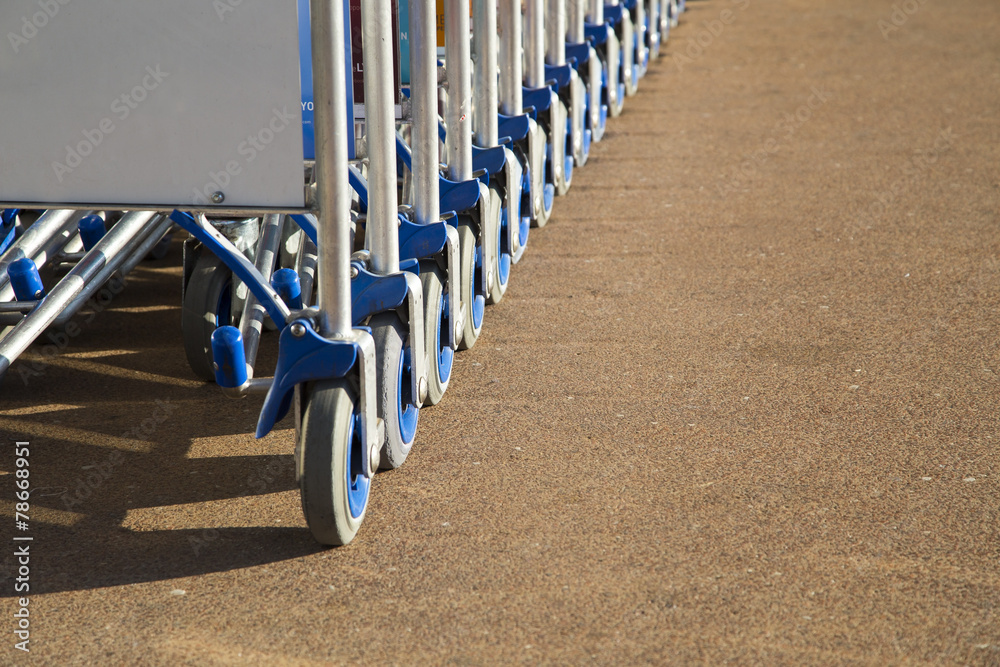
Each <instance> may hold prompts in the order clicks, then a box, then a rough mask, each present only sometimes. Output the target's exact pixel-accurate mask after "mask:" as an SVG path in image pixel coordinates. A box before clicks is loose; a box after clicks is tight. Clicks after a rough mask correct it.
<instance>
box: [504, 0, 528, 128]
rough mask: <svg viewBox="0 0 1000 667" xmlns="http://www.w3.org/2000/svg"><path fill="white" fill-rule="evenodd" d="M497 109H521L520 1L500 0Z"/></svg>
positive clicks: (508, 111)
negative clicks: (498, 107)
mask: <svg viewBox="0 0 1000 667" xmlns="http://www.w3.org/2000/svg"><path fill="white" fill-rule="evenodd" d="M498 22H499V24H500V110H501V111H503V113H504V115H507V116H517V115H520V114H521V113H523V112H524V99H523V96H522V88H521V86H523V85H524V84H523V81H524V63H523V62H522V60H521V53H522V52H521V48H522V47H521V39H522V36H521V22H522V18H521V2H520V0H500V9H499V14H498Z"/></svg>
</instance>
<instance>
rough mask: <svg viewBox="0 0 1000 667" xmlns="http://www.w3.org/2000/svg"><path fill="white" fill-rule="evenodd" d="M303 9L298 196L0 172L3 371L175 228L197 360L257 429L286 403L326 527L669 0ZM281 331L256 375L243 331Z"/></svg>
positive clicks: (406, 428) (325, 3)
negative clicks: (113, 185) (21, 184)
mask: <svg viewBox="0 0 1000 667" xmlns="http://www.w3.org/2000/svg"><path fill="white" fill-rule="evenodd" d="M98 4H100V3H98ZM205 4H206V5H207V4H208V3H205ZM231 8H233V9H234V11H243V12H252V11H254V8H255V5H253V4H251V3H247V4H246V7H242V8H241V7H237V6H236V5H232V7H231ZM297 9H298V13H297V17H296V19H295V20H296V21H297V24H298V28H299V30H298V35H297V37H298V53H299V62H298V63H296V64H297V66H298V67H299V71H300V81H299V82H298V83H299V87H300V91H301V98H302V114H301V117H302V130H303V131H302V137H303V142H302V151H303V153H302V158H303V160H302V164H303V170H302V182H303V183H304V188H303V191H304V195H303V205H302V206H287V205H283V206H270V205H261V206H259V207H257V208H255V207H253V206H246V205H243V204H240V205H234V204H232V203H231V202H229V201H227V192H226V190H227V186H228V185H229V183H228V182H227V181H229V180H232V179H236V178H237V175H236V174H235V173H229V174H228V175H227V174H221V173H220V174H218V175H213V177H212V179H211V181H210V182H209V187H208V188H201V187H200V184H198V190H199V192H200V193H201V194H203V195H204V196H203V198H201V200H200V201H173V202H171V201H156V202H153V201H150V202H149V204H150V206H148V208H147V207H143V208H138V207H136V206H134V202H129V204H130V205H128V206H126V205H120V206H119V207H118V208H113V207H112V205H113V204H114V202H112V201H107V202H105V204H106V205H99V204H97V203H96V202H64V201H51V202H49V201H46V200H45V198H44V197H42V196H38V195H33V196H30V197H27V198H26V197H24V196H22V195H21V194H20V193H10V192H7V193H5V192H4V191H3V190H4V185H3V182H2V181H0V205H6V206H9V208H4V209H3V210H2V217H0V332H2V334H0V377H3V379H4V382H5V384H8V385H9V384H11V383H16V382H18V380H17V379H16V378H17V376H18V374H19V373H23V372H24V370H25V369H22V368H21V367H20V366H21V365H20V364H18V363H15V360H17V358H18V356H19V355H21V354H22V353H23V352H25V350H27V349H28V348H29V347H30V346H31V345H32V344H33V343H34V342H35V341H36V340H37V339H39V337H40V336H42V335H43V334H46V333H49V334H51V332H53V331H54V330H55V331H57V332H58V331H61V330H62V328H64V327H66V326H72V324H71V319H72V318H73V317H74V315H76V314H77V313H78V312H79V311H80V310H81V309H85V308H87V307H88V306H87V304H88V303H91V304H92V303H93V302H92V299H94V297H95V295H97V294H98V293H99V292H100V290H102V289H106V287H107V285H109V283H112V282H114V283H115V284H117V285H122V284H124V278H125V276H126V275H127V274H128V273H129V272H130V271H132V270H133V269H134V268H135V267H136V266H137V265H139V263H140V262H142V261H161V260H162V259H163V257H164V256H165V255H166V253H167V249H168V248H169V247H170V246H171V244H172V243H173V242H175V237H177V236H178V235H179V234H184V235H185V239H184V240H183V276H184V277H183V308H182V314H181V336H182V340H183V348H184V352H185V354H186V356H187V360H188V362H189V363H190V367H191V370H192V372H193V373H194V375H196V376H197V377H199V378H201V379H203V380H205V381H207V382H215V383H217V384H218V386H219V387H220V388H221V390H222V391H223V392H225V393H226V394H227V395H229V396H231V397H234V398H241V397H246V396H247V395H249V394H256V393H261V394H264V395H265V399H264V404H263V408H262V410H261V413H260V417H259V421H258V425H257V431H256V435H257V437H263V436H265V435H267V434H268V433H269V432H270V431H271V430H272V429H273V428H274V426H275V424H276V423H277V422H278V421H279V420H281V419H283V418H285V417H286V416H287V415H289V413H290V414H291V417H292V418H293V419H294V425H295V434H296V435H295V437H296V441H295V462H296V477H297V480H298V483H299V486H300V489H301V496H302V505H303V511H304V513H305V517H306V520H307V523H308V525H309V528H310V530H311V532H312V534H313V535H314V537H315V538H316V539H317V540H318V541H319V542H321V543H322V544H326V545H342V544H346V543H348V542H350V541H351V539H353V537H354V536H355V534H356V533H357V531H358V529H359V527H360V526H361V523H362V521H363V520H364V517H365V510H366V507H367V504H368V499H369V494H370V491H371V483H372V481H373V479H374V476H375V473H376V471H378V470H379V469H393V468H397V467H399V466H401V465H402V464H403V463H404V461H405V460H406V458H407V457H408V455H409V454H410V452H411V448H412V447H413V444H414V442H415V439H416V433H417V427H418V421H419V413H420V410H421V409H423V408H427V407H429V406H433V405H435V404H437V403H439V402H440V401H441V400H442V398H443V397H444V395H445V393H446V391H447V389H448V386H449V383H450V380H451V377H452V364H453V361H454V355H455V353H456V352H458V351H461V350H465V349H468V348H471V347H472V346H473V345H475V344H476V341H477V339H478V338H479V336H480V334H481V331H482V327H483V326H484V323H485V321H486V320H487V314H486V313H487V308H486V307H487V306H488V305H491V304H495V303H497V302H499V301H500V300H501V299H503V297H504V294H505V292H506V290H507V287H508V285H509V282H510V279H511V276H512V272H513V267H514V265H516V264H517V263H518V262H519V261H520V259H521V258H522V256H523V255H524V252H525V250H526V249H527V246H528V240H529V235H530V232H531V229H532V228H541V227H544V226H545V225H546V223H547V222H548V220H549V218H550V216H551V214H552V208H553V204H554V201H555V200H556V198H557V197H559V196H562V195H565V194H566V193H567V192H568V191H569V190H570V188H571V186H572V182H573V175H574V172H575V170H576V169H578V168H580V167H583V166H584V165H586V163H587V158H588V155H589V152H590V149H591V146H592V144H593V143H594V142H598V141H601V139H602V138H603V136H604V133H605V127H606V124H607V122H608V118H609V117H616V116H618V115H619V114H621V113H622V109H623V107H624V105H625V103H626V100H627V99H628V97H630V96H631V95H634V94H635V93H636V92H637V90H638V88H639V83H640V80H641V79H642V77H643V76H644V74H645V73H646V69H647V67H648V66H649V64H650V62H651V61H653V60H655V59H656V58H657V57H658V55H659V53H660V51H661V47H662V45H663V44H664V43H665V42H666V40H667V36H668V34H669V31H670V29H671V27H673V26H676V24H677V21H678V17H679V16H680V14H681V13H682V12H683V10H684V2H683V0H619V1H618V2H615V3H612V4H605V0H523V1H522V0H471V6H470V0H443V3H442V4H439V5H438V7H435V6H434V5H433V4H432V3H430V2H427V1H421V0H411V2H409V4H408V5H407V6H399V5H397V4H396V0H360V3H359V2H358V0H299V2H298V8H297ZM66 11H67V13H68V11H69V8H68V7H67V10H66ZM74 11H78V12H82V11H86V10H85V9H79V8H77V9H75V10H74ZM120 11H129V10H127V9H125V10H120ZM74 16H75V15H74ZM66 18H67V20H68V19H70V18H73V16H67V17H66ZM222 19H228V17H225V16H222V15H221V14H220V20H222ZM55 21H56V17H53V18H52V22H53V23H55ZM25 48H27V47H25ZM22 66H23V67H27V66H28V65H22ZM2 69H3V61H2V60H0V70H2ZM148 71H149V72H150V73H153V72H154V70H153V69H151V68H150V69H149V70H148ZM163 76H166V74H163ZM3 85H4V84H3V83H2V80H0V96H3V95H4V91H3ZM39 85H44V82H39ZM150 104H152V103H150ZM136 106H137V108H138V109H141V108H142V107H141V105H139V104H137V105H136ZM137 113H138V112H137ZM296 118H298V116H296ZM5 122H7V121H6V120H5ZM274 127H275V126H273V125H272V128H274ZM153 130H154V131H155V128H153ZM278 131H280V130H278ZM108 134H109V135H110V133H108ZM260 138H261V139H265V138H266V134H261V135H260ZM296 141H297V139H296ZM70 152H77V153H79V151H74V150H73V149H72V148H71V150H70ZM2 160H3V158H2V157H0V163H2ZM66 165H69V166H70V167H71V166H72V164H71V163H70V161H69V158H67V161H66ZM176 241H177V242H180V239H179V238H177V239H176ZM269 329H270V330H272V331H277V333H276V334H265V332H266V331H267V330H269ZM274 339H276V341H277V346H278V356H277V359H278V360H277V364H276V367H275V369H274V372H273V375H271V376H265V375H263V374H261V373H259V372H258V370H259V369H258V368H257V357H258V350H259V348H260V345H261V343H262V342H266V341H272V340H274Z"/></svg>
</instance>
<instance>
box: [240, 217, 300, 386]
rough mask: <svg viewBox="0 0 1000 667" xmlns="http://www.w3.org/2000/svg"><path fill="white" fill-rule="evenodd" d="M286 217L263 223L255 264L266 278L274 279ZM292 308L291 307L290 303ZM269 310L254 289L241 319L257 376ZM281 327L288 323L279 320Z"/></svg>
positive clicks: (246, 349) (249, 358) (249, 362)
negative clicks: (259, 352)
mask: <svg viewBox="0 0 1000 667" xmlns="http://www.w3.org/2000/svg"><path fill="white" fill-rule="evenodd" d="M284 221H285V216H283V215H275V214H271V215H265V216H264V220H263V222H262V223H261V234H260V241H258V242H257V253H256V255H254V262H253V265H254V266H255V267H256V268H257V270H258V271H260V274H261V275H262V276H263V277H264V280H270V279H271V274H272V273H274V263H275V260H276V259H277V256H278V252H277V251H278V246H279V245H280V243H281V228H282V227H283V226H284V224H283V223H284ZM289 308H291V306H289ZM266 316H267V310H266V309H265V308H264V306H262V305H261V304H260V302H259V301H257V297H255V296H254V295H253V292H249V291H248V292H247V300H246V302H245V303H244V304H243V314H242V317H241V318H240V334H241V335H242V336H243V350H244V353H245V357H246V360H247V365H248V366H249V368H248V369H247V370H248V371H249V372H250V377H253V367H254V365H255V364H256V362H257V349H258V347H259V346H260V334H261V332H262V331H263V329H264V318H265V317H266ZM275 324H277V325H278V327H279V328H281V327H283V326H284V324H285V323H284V322H276V323H275Z"/></svg>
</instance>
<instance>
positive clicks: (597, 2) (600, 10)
mask: <svg viewBox="0 0 1000 667" xmlns="http://www.w3.org/2000/svg"><path fill="white" fill-rule="evenodd" d="M587 21H588V22H589V23H592V24H594V25H601V24H602V23H604V0H587Z"/></svg>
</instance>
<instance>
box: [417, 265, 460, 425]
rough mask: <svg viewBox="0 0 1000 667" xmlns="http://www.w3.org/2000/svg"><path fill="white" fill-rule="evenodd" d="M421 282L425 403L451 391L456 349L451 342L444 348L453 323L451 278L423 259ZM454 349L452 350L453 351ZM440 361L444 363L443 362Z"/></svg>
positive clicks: (428, 403) (436, 401) (436, 402)
mask: <svg viewBox="0 0 1000 667" xmlns="http://www.w3.org/2000/svg"><path fill="white" fill-rule="evenodd" d="M420 282H421V284H422V285H423V288H424V344H425V345H426V346H427V400H425V401H424V407H426V406H428V405H437V404H438V403H440V402H441V399H442V398H444V394H445V392H446V391H448V384H449V383H450V382H451V372H452V370H453V363H454V355H455V351H454V350H452V349H451V348H448V347H447V346H444V349H446V350H447V353H443V352H442V344H441V340H442V336H444V335H445V331H447V330H446V329H444V330H443V327H445V326H451V320H450V319H449V318H448V312H447V302H446V300H445V299H444V290H445V288H446V287H447V284H448V280H447V274H446V272H445V271H444V270H443V269H441V267H439V266H438V265H437V262H435V261H433V260H431V261H426V262H421V263H420ZM449 353H450V354H449ZM442 357H443V358H444V359H446V361H442ZM439 361H440V362H441V363H439ZM442 364H443V365H445V366H446V371H447V374H446V377H444V378H442V377H441V374H442V371H441V365H442Z"/></svg>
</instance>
